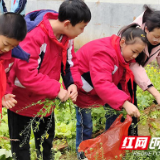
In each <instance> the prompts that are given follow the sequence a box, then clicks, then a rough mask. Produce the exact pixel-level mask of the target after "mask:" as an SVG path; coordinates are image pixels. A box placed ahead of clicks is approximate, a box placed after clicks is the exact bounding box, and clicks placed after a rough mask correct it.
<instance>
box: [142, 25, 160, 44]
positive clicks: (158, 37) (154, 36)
mask: <svg viewBox="0 0 160 160" xmlns="http://www.w3.org/2000/svg"><path fill="white" fill-rule="evenodd" d="M145 32H146V35H147V39H148V41H149V42H150V43H151V44H152V45H157V44H159V43H160V28H155V29H154V30H153V31H151V32H149V31H148V29H147V27H146V28H145Z"/></svg>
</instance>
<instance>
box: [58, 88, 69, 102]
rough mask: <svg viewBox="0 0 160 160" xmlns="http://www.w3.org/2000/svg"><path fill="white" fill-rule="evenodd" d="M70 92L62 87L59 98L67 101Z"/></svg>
mask: <svg viewBox="0 0 160 160" xmlns="http://www.w3.org/2000/svg"><path fill="white" fill-rule="evenodd" d="M69 96H70V94H69V93H68V92H67V90H65V89H63V88H60V91H59V93H58V96H57V97H58V98H59V99H60V100H61V101H62V102H65V101H66V100H67V99H68V98H69Z"/></svg>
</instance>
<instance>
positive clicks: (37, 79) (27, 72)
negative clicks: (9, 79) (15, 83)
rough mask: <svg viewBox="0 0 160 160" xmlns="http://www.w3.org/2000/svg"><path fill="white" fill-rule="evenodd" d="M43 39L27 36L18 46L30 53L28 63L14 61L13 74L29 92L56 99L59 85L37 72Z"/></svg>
mask: <svg viewBox="0 0 160 160" xmlns="http://www.w3.org/2000/svg"><path fill="white" fill-rule="evenodd" d="M42 39H43V37H42V36H41V38H39V37H38V36H35V37H33V36H32V37H30V36H27V37H26V38H25V40H24V41H23V42H22V43H21V44H20V46H21V47H22V48H23V49H24V50H25V51H26V52H27V53H30V60H29V63H27V62H26V61H23V60H19V59H16V60H15V64H14V65H15V66H14V67H15V73H16V77H17V78H18V80H19V81H20V83H21V84H22V85H23V86H24V87H25V88H27V89H28V90H29V91H31V92H33V93H36V94H39V95H44V96H46V98H51V99H53V98H56V96H57V95H58V93H59V91H60V86H61V85H60V83H59V82H58V81H57V80H55V79H51V78H50V77H49V76H48V75H45V74H42V73H40V72H39V71H38V69H37V68H38V67H39V64H38V59H39V53H40V47H41V45H42V42H39V41H42Z"/></svg>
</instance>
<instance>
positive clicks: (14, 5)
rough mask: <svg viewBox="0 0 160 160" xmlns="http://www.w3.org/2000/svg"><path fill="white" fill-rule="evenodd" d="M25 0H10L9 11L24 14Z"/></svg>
mask: <svg viewBox="0 0 160 160" xmlns="http://www.w3.org/2000/svg"><path fill="white" fill-rule="evenodd" d="M26 4H27V0H11V12H14V13H18V14H21V15H22V16H24V15H25V9H26Z"/></svg>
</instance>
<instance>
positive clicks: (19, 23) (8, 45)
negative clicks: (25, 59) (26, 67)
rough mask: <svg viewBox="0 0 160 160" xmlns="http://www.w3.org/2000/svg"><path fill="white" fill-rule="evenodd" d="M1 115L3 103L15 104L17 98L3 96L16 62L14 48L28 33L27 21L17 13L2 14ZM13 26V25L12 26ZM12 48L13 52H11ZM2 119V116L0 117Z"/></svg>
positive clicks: (0, 50)
mask: <svg viewBox="0 0 160 160" xmlns="http://www.w3.org/2000/svg"><path fill="white" fill-rule="evenodd" d="M0 22H1V23H0V75H1V77H0V85H1V86H0V115H1V114H2V104H3V103H4V104H7V105H9V106H10V105H11V106H12V105H14V103H16V100H15V99H14V97H15V96H14V95H13V94H8V95H6V98H5V99H4V101H2V97H3V95H4V94H5V91H6V73H7V72H8V71H9V69H10V67H11V66H12V65H13V63H14V58H13V57H12V56H13V55H12V52H13V50H12V49H13V48H17V45H18V44H19V43H20V41H22V40H23V39H24V38H25V36H26V33H27V28H26V23H25V20H24V18H23V17H22V16H21V15H17V14H15V13H5V14H3V15H0ZM11 26H12V27H11ZM11 50H12V52H11ZM0 119H1V117H0Z"/></svg>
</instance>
